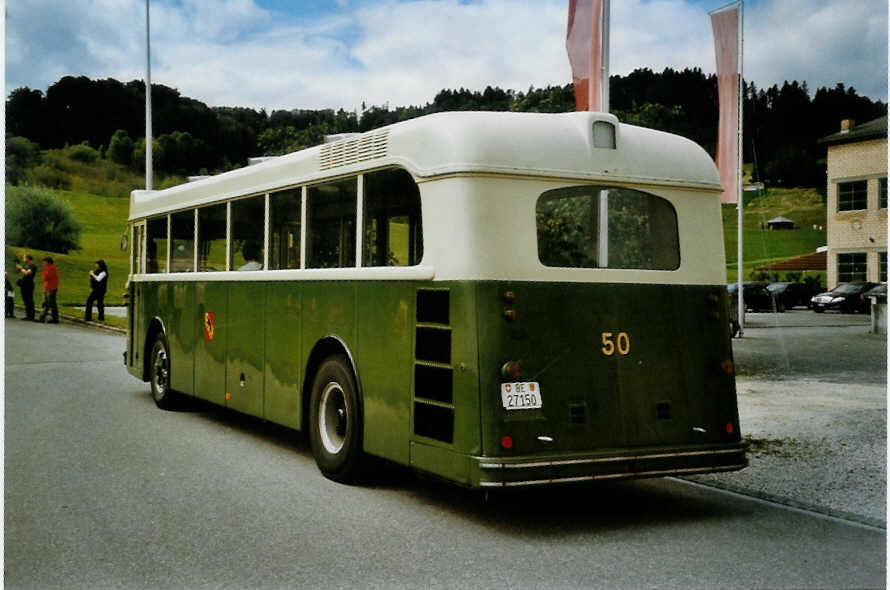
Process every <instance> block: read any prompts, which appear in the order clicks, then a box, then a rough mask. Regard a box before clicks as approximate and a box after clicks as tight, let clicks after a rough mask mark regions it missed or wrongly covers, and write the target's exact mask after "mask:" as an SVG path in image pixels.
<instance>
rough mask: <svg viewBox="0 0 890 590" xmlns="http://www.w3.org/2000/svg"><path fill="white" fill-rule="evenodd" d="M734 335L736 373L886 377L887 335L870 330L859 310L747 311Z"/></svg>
mask: <svg viewBox="0 0 890 590" xmlns="http://www.w3.org/2000/svg"><path fill="white" fill-rule="evenodd" d="M745 316H746V324H745V325H746V327H745V333H744V336H743V337H741V338H734V339H733V341H732V347H733V354H734V356H735V358H736V372H737V374H738V375H740V376H758V377H769V378H770V379H776V380H789V379H808V380H818V381H824V382H829V383H872V384H885V383H887V336H886V335H882V334H871V333H869V327H870V325H871V318H870V316H867V315H862V314H841V313H836V312H827V313H815V312H813V311H810V310H806V309H794V310H791V311H786V312H785V313H747V314H745Z"/></svg>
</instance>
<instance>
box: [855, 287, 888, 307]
mask: <svg viewBox="0 0 890 590" xmlns="http://www.w3.org/2000/svg"><path fill="white" fill-rule="evenodd" d="M860 297H862V298H863V299H864V300H865V302H866V303H871V298H872V297H874V298H875V303H887V283H881V284H880V285H878V286H877V287H872V288H871V289H869V290H868V291H866V292H865V293H863V294H862V295H860Z"/></svg>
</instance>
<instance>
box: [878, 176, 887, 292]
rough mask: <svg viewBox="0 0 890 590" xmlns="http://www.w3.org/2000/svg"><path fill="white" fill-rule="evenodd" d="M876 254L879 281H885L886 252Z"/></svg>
mask: <svg viewBox="0 0 890 590" xmlns="http://www.w3.org/2000/svg"><path fill="white" fill-rule="evenodd" d="M885 180H886V179H885ZM878 254H879V258H880V260H881V268H880V271H881V272H880V273H879V274H880V277H881V282H882V283H886V282H887V253H886V252H879V253H878Z"/></svg>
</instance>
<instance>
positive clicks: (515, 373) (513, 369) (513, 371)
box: [501, 361, 522, 381]
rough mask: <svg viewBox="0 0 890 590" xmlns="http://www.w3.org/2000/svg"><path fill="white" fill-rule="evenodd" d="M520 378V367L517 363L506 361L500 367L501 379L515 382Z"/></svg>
mask: <svg viewBox="0 0 890 590" xmlns="http://www.w3.org/2000/svg"><path fill="white" fill-rule="evenodd" d="M521 376H522V367H521V366H519V362H517V361H507V362H506V363H504V364H503V365H502V366H501V377H503V378H504V379H510V380H512V381H516V380H517V379H519V377H521Z"/></svg>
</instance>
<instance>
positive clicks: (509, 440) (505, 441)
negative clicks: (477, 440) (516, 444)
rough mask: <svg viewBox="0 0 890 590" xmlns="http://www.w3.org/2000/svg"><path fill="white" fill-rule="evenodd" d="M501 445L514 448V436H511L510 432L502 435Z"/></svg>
mask: <svg viewBox="0 0 890 590" xmlns="http://www.w3.org/2000/svg"><path fill="white" fill-rule="evenodd" d="M501 447H503V448H505V449H512V448H513V437H512V436H510V435H509V434H505V435H504V436H502V437H501Z"/></svg>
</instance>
